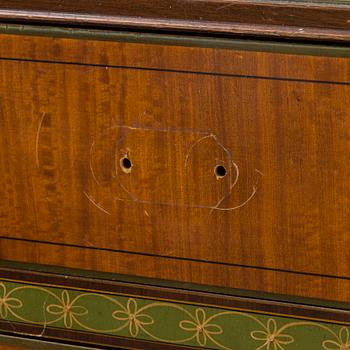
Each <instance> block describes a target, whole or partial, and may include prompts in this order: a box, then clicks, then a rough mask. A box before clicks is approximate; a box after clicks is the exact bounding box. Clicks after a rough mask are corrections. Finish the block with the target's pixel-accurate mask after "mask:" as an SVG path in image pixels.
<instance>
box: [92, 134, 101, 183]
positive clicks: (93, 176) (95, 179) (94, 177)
mask: <svg viewBox="0 0 350 350" xmlns="http://www.w3.org/2000/svg"><path fill="white" fill-rule="evenodd" d="M94 147H95V141H92V144H91V147H90V160H89V164H90V171H91V175H92V178H93V179H94V181H95V182H96V183H97V185H99V186H100V183H99V182H98V180H97V178H96V176H95V172H94V169H93V166H92V158H93V156H92V155H93V151H94Z"/></svg>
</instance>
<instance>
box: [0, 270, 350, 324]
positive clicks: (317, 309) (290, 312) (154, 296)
mask: <svg viewBox="0 0 350 350" xmlns="http://www.w3.org/2000/svg"><path fill="white" fill-rule="evenodd" d="M0 279H2V280H9V281H17V282H21V283H28V284H40V285H48V286H57V287H61V288H62V287H64V288H68V289H78V290H84V291H93V292H97V293H99V292H100V293H107V294H115V295H125V296H137V297H138V298H145V299H151V300H160V301H169V302H175V303H189V304H191V305H201V306H207V307H218V308H223V309H234V310H240V311H245V312H251V313H260V314H269V315H276V316H282V317H283V316H284V317H290V318H297V319H298V318H299V319H300V318H301V319H308V320H315V321H316V320H317V321H321V322H329V323H338V324H343V323H348V324H350V310H345V309H339V308H334V307H326V306H322V307H321V306H310V305H306V304H298V303H295V302H294V303H293V302H283V301H272V300H264V299H258V298H253V297H242V296H235V295H229V294H224V293H222V294H218V293H212V292H205V291H199V290H191V289H189V285H188V284H186V286H185V287H184V288H183V289H180V288H174V287H165V286H159V285H158V286H154V285H150V284H148V285H147V284H141V283H136V282H135V283H132V282H125V281H119V280H105V279H99V278H91V277H76V276H68V275H63V274H57V273H52V272H42V271H41V272H39V271H33V270H27V269H17V268H10V267H6V266H0ZM178 285H179V284H178Z"/></svg>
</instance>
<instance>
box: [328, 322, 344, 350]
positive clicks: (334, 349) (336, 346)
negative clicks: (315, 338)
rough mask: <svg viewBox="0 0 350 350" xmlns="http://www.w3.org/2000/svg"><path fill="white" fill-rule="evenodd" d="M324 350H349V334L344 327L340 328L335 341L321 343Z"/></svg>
mask: <svg viewBox="0 0 350 350" xmlns="http://www.w3.org/2000/svg"><path fill="white" fill-rule="evenodd" d="M322 346H323V348H324V349H325V350H350V333H349V329H348V328H346V327H342V328H340V331H339V336H338V337H337V341H334V340H325V341H324V342H323V343H322Z"/></svg>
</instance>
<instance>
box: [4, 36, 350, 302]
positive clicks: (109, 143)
mask: <svg viewBox="0 0 350 350" xmlns="http://www.w3.org/2000/svg"><path fill="white" fill-rule="evenodd" d="M3 38H4V40H2V41H1V43H0V76H1V79H0V101H1V103H0V125H1V133H0V135H1V137H0V145H1V146H0V171H1V176H0V199H1V200H0V213H1V216H0V234H1V239H2V241H1V250H0V256H1V258H2V259H9V260H19V261H27V262H37V263H48V264H56V265H63V266H68V267H79V268H86V269H97V270H102V271H109V272H116V273H126V274H135V275H141V276H148V277H158V278H164V279H175V280H186V281H188V282H196V283H204V284H212V285H221V286H226V287H233V288H241V287H243V289H245V288H246V289H252V290H260V291H269V292H276V293H284V294H291V295H302V296H309V297H317V298H326V299H333V300H343V301H346V300H348V298H349V288H348V287H347V286H348V283H349V280H348V278H349V268H350V264H349V261H350V260H349V258H350V253H349V252H348V251H347V250H346V249H345V247H347V246H348V245H349V243H350V242H349V237H348V232H349V226H350V225H349V223H350V222H349V214H350V205H349V201H350V186H349V175H350V167H349V147H350V135H349V130H350V128H349V126H350V125H349V124H350V120H349V106H350V83H349V80H348V78H349V60H348V59H344V58H330V57H328V58H327V57H325V58H323V57H316V56H302V55H297V56H293V55H282V54H273V53H259V52H257V53H255V52H244V51H235V50H219V49H201V48H184V47H175V46H174V47H171V46H166V47H164V46H157V45H151V46H147V45H146V44H126V43H104V42H98V43H97V42H94V41H86V40H85V41H84V40H77V39H76V40H73V39H52V40H50V39H47V38H34V37H29V36H28V37H26V36H22V37H19V36H11V35H8V36H4V37H3ZM90 45H91V46H90ZM96 45H97V46H98V45H101V47H103V50H100V51H94V49H95V48H96ZM93 51H94V53H93V54H92V55H91V56H90V55H89V53H90V52H93ZM66 52H68V53H69V54H67V55H66ZM116 52H117V55H116V56H115V55H114V53H116ZM131 53H137V56H134V55H132V54H131ZM183 53H185V54H184V55H183ZM69 55H71V56H69ZM73 55H74V58H73V57H72V56H73ZM150 56H152V57H154V61H151V63H149V65H148V66H145V67H144V66H142V63H143V62H145V61H146V59H147V58H148V57H150ZM61 57H62V60H61ZM96 57H97V58H96ZM166 57H172V60H170V62H168V61H167V60H165V58H166ZM196 57H198V58H199V60H198V61H196V60H193V58H196ZM191 58H192V60H191ZM201 58H202V59H201ZM269 58H271V61H270V60H269ZM279 59H280V60H279ZM293 59H295V60H297V61H298V62H299V63H300V66H299V67H296V66H295V65H293V64H292V63H291V65H289V62H293ZM99 60H101V61H103V63H102V62H101V61H99ZM186 60H187V61H186ZM107 62H108V63H107ZM132 62H136V63H135V65H133V63H132ZM138 62H139V63H138ZM233 62H237V64H233ZM303 63H305V66H304V65H303ZM318 63H320V65H318ZM180 66H182V69H179V67H180ZM306 66H307V67H308V69H307V70H305V68H304V67H306ZM213 67H214V69H213ZM223 71H224V72H223ZM239 72H240V73H239ZM257 72H258V73H260V74H259V75H257ZM125 158H126V159H127V161H125ZM217 167H221V168H217ZM123 259H124V260H123ZM231 273H234V274H236V276H240V278H232V276H233V275H232V276H230V274H231Z"/></svg>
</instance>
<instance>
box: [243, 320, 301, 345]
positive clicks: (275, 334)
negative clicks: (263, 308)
mask: <svg viewBox="0 0 350 350" xmlns="http://www.w3.org/2000/svg"><path fill="white" fill-rule="evenodd" d="M264 328H265V331H252V332H251V333H250V336H251V337H252V338H253V339H254V340H259V341H263V344H262V345H261V346H259V347H257V348H256V349H255V350H260V349H266V350H284V349H285V347H283V346H282V345H288V344H291V343H293V342H294V338H293V337H292V336H290V335H288V334H282V333H281V331H279V330H278V329H277V323H276V321H275V320H274V319H272V318H270V319H269V320H268V321H267V325H266V327H264Z"/></svg>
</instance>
